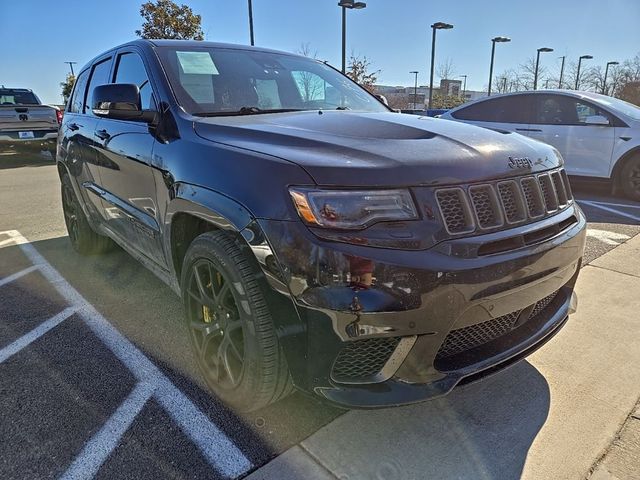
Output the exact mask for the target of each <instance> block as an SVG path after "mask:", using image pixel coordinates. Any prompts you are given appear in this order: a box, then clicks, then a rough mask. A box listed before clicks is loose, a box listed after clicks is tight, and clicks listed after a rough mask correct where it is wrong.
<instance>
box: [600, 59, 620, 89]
mask: <svg viewBox="0 0 640 480" xmlns="http://www.w3.org/2000/svg"><path fill="white" fill-rule="evenodd" d="M619 63H620V62H607V66H606V68H605V69H604V81H603V82H602V94H603V95H606V94H607V75H608V74H609V65H618V64H619Z"/></svg>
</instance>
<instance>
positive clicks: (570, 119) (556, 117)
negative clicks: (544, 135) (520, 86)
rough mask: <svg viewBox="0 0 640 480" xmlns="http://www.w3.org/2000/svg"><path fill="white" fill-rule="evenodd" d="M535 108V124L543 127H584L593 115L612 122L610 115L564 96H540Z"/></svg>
mask: <svg viewBox="0 0 640 480" xmlns="http://www.w3.org/2000/svg"><path fill="white" fill-rule="evenodd" d="M536 106H537V108H536V119H535V123H538V124H543V125H585V121H586V119H587V117H590V116H593V115H602V116H603V117H606V118H608V119H609V121H611V120H612V118H611V115H609V114H608V113H607V112H605V111H604V110H601V109H600V108H598V107H596V106H595V105H593V104H591V103H587V102H584V101H582V100H580V99H577V98H572V97H565V96H564V95H540V97H539V98H538V99H537V105H536ZM612 123H613V122H612Z"/></svg>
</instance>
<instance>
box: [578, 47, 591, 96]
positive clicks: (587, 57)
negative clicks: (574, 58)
mask: <svg viewBox="0 0 640 480" xmlns="http://www.w3.org/2000/svg"><path fill="white" fill-rule="evenodd" d="M592 58H593V56H591V55H582V56H581V57H580V58H578V72H577V73H576V90H578V86H579V85H580V67H581V66H582V60H591V59H592Z"/></svg>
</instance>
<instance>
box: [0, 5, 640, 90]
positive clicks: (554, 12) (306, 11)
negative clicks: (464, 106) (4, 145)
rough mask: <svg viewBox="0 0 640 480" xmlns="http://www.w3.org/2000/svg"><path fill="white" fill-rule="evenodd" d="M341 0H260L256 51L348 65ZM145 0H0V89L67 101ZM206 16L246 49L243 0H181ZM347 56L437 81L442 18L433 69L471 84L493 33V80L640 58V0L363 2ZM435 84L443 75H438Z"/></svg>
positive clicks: (401, 78) (131, 28) (392, 74)
mask: <svg viewBox="0 0 640 480" xmlns="http://www.w3.org/2000/svg"><path fill="white" fill-rule="evenodd" d="M337 2H338V0H253V11H254V30H255V40H256V45H257V46H263V47H268V48H274V49H278V50H285V51H290V52H291V51H294V52H295V51H297V50H299V49H300V46H301V44H303V43H309V44H310V46H311V49H312V50H313V51H317V53H318V58H321V59H323V60H327V61H329V62H330V63H331V64H332V65H334V66H337V67H339V66H340V58H341V57H340V52H341V20H340V18H341V17H340V8H339V7H338V6H337ZM141 3H142V1H141V0H101V1H97V0H64V1H53V0H19V1H17V0H0V84H4V85H6V86H11V87H25V88H31V89H33V90H34V92H36V93H37V94H38V95H39V96H40V98H41V99H42V100H43V101H44V102H45V103H60V102H61V95H60V91H61V89H60V85H59V84H60V82H62V81H63V80H64V78H65V75H66V73H67V72H68V71H69V66H68V65H66V64H65V63H64V62H65V61H76V62H78V64H77V65H76V66H75V67H76V69H78V68H79V67H81V66H82V65H83V64H84V63H86V62H87V61H89V60H90V59H91V58H93V57H94V56H95V55H97V54H99V53H101V52H103V51H105V50H107V49H109V48H111V47H113V46H116V45H119V44H121V43H124V42H126V41H129V40H131V39H133V38H135V34H134V32H135V30H136V29H138V28H140V26H141V17H140V14H139V9H140V5H141ZM176 3H185V4H187V5H189V6H190V7H191V8H192V9H193V10H194V12H195V13H198V14H200V15H201V16H202V29H203V31H204V33H205V39H206V40H209V41H219V42H227V43H240V44H248V43H249V29H248V16H247V1H246V0H177V2H176ZM347 17H348V18H347V53H350V52H354V53H355V54H357V55H366V56H367V57H368V58H369V59H370V60H371V62H372V67H373V68H374V69H376V70H377V69H379V70H381V72H380V73H379V75H378V83H381V84H386V85H413V75H411V74H410V73H409V72H410V71H412V70H418V71H419V72H420V73H419V75H418V82H419V84H428V82H429V62H430V51H431V29H430V28H429V26H430V25H431V24H432V23H434V22H437V21H443V22H447V23H451V24H453V25H454V28H453V30H446V31H439V32H438V36H437V46H436V65H438V64H440V63H441V62H443V61H445V60H447V59H450V60H451V62H452V63H453V66H454V71H455V74H456V75H467V76H468V77H467V89H469V90H482V89H483V88H485V87H486V85H487V83H488V76H489V60H490V54H491V41H490V39H491V38H492V37H495V36H498V35H501V36H508V37H511V39H512V41H511V43H504V44H499V45H497V48H496V60H495V62H496V63H495V70H494V73H495V74H499V73H500V72H502V71H503V70H505V69H507V68H515V67H517V66H518V65H519V64H521V63H524V62H525V61H526V60H527V59H528V58H531V57H532V56H534V55H535V53H536V49H537V48H539V47H551V48H554V49H555V51H554V52H552V53H547V54H543V55H542V57H541V65H543V66H544V67H546V68H547V69H549V70H550V71H555V70H559V66H560V60H559V59H558V57H559V56H561V55H567V60H568V61H569V60H572V61H575V60H576V59H577V57H578V56H580V55H585V54H589V55H593V56H594V59H593V60H590V61H588V62H589V63H588V64H586V63H585V66H591V65H594V66H595V65H604V64H605V63H606V62H608V61H612V60H618V61H623V60H625V59H627V58H632V57H633V56H635V55H636V54H638V53H640V28H638V24H639V23H640V1H639V0H607V1H602V0H536V1H535V2H532V1H521V0H494V1H492V0H485V1H477V0H457V1H449V0H439V1H430V0H367V8H365V9H363V10H352V11H348V12H347ZM436 77H437V75H436Z"/></svg>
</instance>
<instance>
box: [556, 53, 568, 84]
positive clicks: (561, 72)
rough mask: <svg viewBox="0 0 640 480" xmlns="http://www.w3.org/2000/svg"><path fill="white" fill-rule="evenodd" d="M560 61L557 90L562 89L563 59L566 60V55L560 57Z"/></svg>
mask: <svg viewBox="0 0 640 480" xmlns="http://www.w3.org/2000/svg"><path fill="white" fill-rule="evenodd" d="M560 58H561V59H562V64H561V65H560V80H559V81H558V88H562V75H563V74H564V59H565V58H567V56H566V55H563V56H561V57H560Z"/></svg>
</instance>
